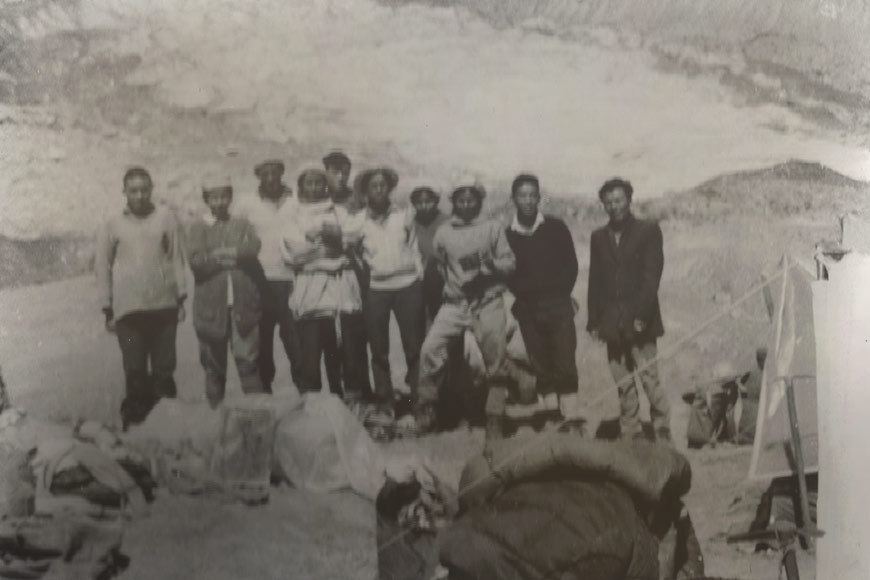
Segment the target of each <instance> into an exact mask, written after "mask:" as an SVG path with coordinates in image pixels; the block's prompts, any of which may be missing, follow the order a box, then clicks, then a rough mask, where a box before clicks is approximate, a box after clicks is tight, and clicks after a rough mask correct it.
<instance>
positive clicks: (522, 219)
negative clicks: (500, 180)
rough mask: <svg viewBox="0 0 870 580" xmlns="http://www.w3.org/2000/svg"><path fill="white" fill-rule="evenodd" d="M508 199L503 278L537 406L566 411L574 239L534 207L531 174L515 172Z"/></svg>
mask: <svg viewBox="0 0 870 580" xmlns="http://www.w3.org/2000/svg"><path fill="white" fill-rule="evenodd" d="M511 198H512V199H513V202H514V205H515V206H516V210H517V213H516V216H515V217H514V220H513V222H512V223H511V225H510V226H508V229H507V240H508V243H509V244H510V246H511V249H512V250H513V252H514V254H515V255H516V258H517V269H516V270H515V271H514V273H513V274H512V275H511V277H510V278H508V287H509V288H510V290H511V292H513V294H514V296H515V297H516V302H515V303H514V306H513V313H514V316H515V317H516V319H517V322H518V323H519V325H520V332H522V335H523V342H525V345H526V351H527V352H528V355H529V359H530V361H531V363H532V367H533V368H534V371H535V376H536V378H537V391H538V394H539V395H540V396H541V403H542V407H543V408H542V409H541V410H543V411H545V412H559V411H560V410H561V412H562V415H563V416H566V414H567V410H568V408H569V407H570V408H571V409H573V408H575V407H576V403H575V402H574V401H572V399H576V398H577V365H576V363H575V361H574V354H575V351H576V349H577V332H576V329H575V327H574V305H573V302H572V300H571V291H572V290H573V289H574V283H575V282H576V281H577V255H576V254H575V252H574V241H573V240H572V239H571V232H569V231H568V228H567V226H565V223H564V222H563V221H562V220H560V219H558V218H555V217H551V216H546V217H545V216H544V215H543V214H542V213H541V212H540V211H538V205H539V204H540V202H541V193H540V188H539V183H538V178H537V177H535V176H534V175H528V174H523V175H519V176H517V178H516V179H514V182H513V185H512V186H511ZM560 403H561V404H560ZM560 407H561V408H560ZM563 409H564V410H563Z"/></svg>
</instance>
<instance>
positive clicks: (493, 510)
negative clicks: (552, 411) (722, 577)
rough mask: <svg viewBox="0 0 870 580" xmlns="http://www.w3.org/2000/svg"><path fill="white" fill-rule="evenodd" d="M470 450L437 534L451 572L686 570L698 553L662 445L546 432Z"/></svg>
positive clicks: (613, 575)
mask: <svg viewBox="0 0 870 580" xmlns="http://www.w3.org/2000/svg"><path fill="white" fill-rule="evenodd" d="M517 449H523V448H522V446H521V445H520V446H519V447H518V446H517V442H516V441H511V442H510V444H509V445H499V444H494V445H491V446H490V452H489V453H488V455H487V456H486V457H484V456H480V457H477V458H475V459H472V460H471V461H470V462H469V463H468V464H467V466H466V468H465V470H464V472H463V475H462V480H461V484H460V485H461V489H463V490H464V491H463V493H462V495H461V496H460V504H459V507H460V509H459V514H458V516H457V518H456V519H455V521H454V522H453V524H452V525H451V526H450V527H448V528H447V529H446V530H444V531H443V533H442V534H441V536H440V541H439V558H440V562H441V565H442V566H443V567H444V568H446V570H447V571H448V573H449V576H448V577H449V578H451V579H454V578H455V579H467V578H501V579H503V580H525V579H532V578H562V579H568V578H570V579H580V578H582V579H584V580H617V579H620V580H621V579H624V578H659V579H669V580H674V579H688V578H699V577H702V576H703V575H704V574H703V558H702V556H701V551H700V547H699V544H698V541H697V539H696V537H695V534H694V530H693V527H692V524H691V520H690V519H689V517H688V515H687V513H686V512H685V508H684V506H683V504H682V501H681V498H682V496H683V495H684V494H685V493H686V492H687V491H688V490H689V486H690V482H691V473H690V470H689V464H688V462H687V461H686V459H685V458H684V457H683V456H681V455H680V454H678V453H677V452H676V451H674V450H673V449H671V448H670V447H667V446H664V445H660V444H659V445H656V444H653V443H648V442H643V441H619V442H604V441H597V440H587V439H581V438H578V437H576V436H572V435H563V434H552V435H547V436H545V437H541V438H540V439H537V440H534V441H532V442H531V443H530V444H529V445H528V446H527V447H526V448H524V452H521V453H517Z"/></svg>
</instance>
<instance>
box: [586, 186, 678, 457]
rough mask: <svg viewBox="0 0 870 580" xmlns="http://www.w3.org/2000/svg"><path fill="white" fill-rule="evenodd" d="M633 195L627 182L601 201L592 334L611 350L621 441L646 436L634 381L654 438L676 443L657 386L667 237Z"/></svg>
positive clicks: (603, 193) (592, 265)
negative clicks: (640, 212) (636, 209)
mask: <svg viewBox="0 0 870 580" xmlns="http://www.w3.org/2000/svg"><path fill="white" fill-rule="evenodd" d="M633 193H634V190H633V188H632V186H631V183H629V182H628V181H625V180H623V179H611V180H610V181H607V182H606V183H605V184H604V185H602V186H601V189H600V190H599V192H598V197H599V199H600V200H601V203H602V205H603V206H604V209H605V211H606V212H607V215H608V216H609V218H610V220H609V223H608V224H607V225H606V226H604V227H602V228H599V229H597V230H595V231H594V232H593V233H592V237H591V239H590V259H589V293H588V302H589V304H588V306H589V319H588V323H587V327H586V329H587V331H588V332H589V333H590V334H591V335H592V336H593V337H594V338H596V339H598V340H601V341H603V342H605V343H606V345H607V359H608V361H609V363H610V371H611V373H612V374H613V379H614V380H615V381H616V385H617V387H618V389H619V402H620V428H621V430H622V435H623V437H638V436H641V433H642V431H641V425H640V420H639V418H638V413H639V409H640V405H639V403H638V397H637V388H636V387H635V383H634V375H635V374H639V375H640V382H641V384H642V385H643V388H644V391H646V395H647V398H648V399H649V402H650V415H651V417H652V422H653V427H654V429H655V433H656V438H658V439H662V440H666V441H669V440H670V404H669V402H668V398H667V396H666V395H665V393H664V391H663V390H662V388H661V384H660V383H659V375H658V368H657V364H656V362H655V361H656V340H657V339H658V337H660V336H662V335H663V334H664V326H663V325H662V316H661V312H660V310H659V300H658V289H659V282H660V281H661V276H662V269H663V267H664V253H663V250H662V231H661V228H659V225H658V224H657V223H654V222H650V221H645V220H640V219H637V218H635V217H634V216H633V215H632V213H631V198H632V194H633Z"/></svg>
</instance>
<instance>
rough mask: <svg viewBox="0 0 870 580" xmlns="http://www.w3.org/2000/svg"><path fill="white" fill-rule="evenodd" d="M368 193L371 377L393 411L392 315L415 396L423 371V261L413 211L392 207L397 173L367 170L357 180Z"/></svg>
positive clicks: (364, 239) (364, 231)
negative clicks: (391, 197)
mask: <svg viewBox="0 0 870 580" xmlns="http://www.w3.org/2000/svg"><path fill="white" fill-rule="evenodd" d="M357 182H358V183H359V185H360V188H361V189H362V190H363V191H365V192H366V196H367V199H368V209H367V210H365V211H364V212H363V220H362V224H361V230H360V236H361V244H362V246H361V248H362V258H363V262H364V264H365V266H366V268H367V270H368V273H369V275H368V279H369V287H368V289H367V290H366V291H365V300H364V301H365V318H366V327H367V329H368V339H369V345H370V347H371V351H372V377H373V378H374V383H375V396H376V397H377V400H378V401H377V402H378V404H379V406H380V407H381V409H382V410H383V411H384V412H386V413H388V414H392V413H393V411H394V393H393V381H392V376H391V374H390V313H391V312H392V313H393V314H394V315H395V317H396V322H397V324H398V326H399V333H400V335H401V337H402V349H403V350H404V352H405V362H406V363H407V373H406V374H405V383H406V384H407V385H408V387H410V390H411V396H412V398H413V397H415V396H416V391H417V379H418V378H419V376H418V375H419V372H420V347H421V346H422V344H423V336H424V334H425V329H426V320H425V311H424V308H423V281H422V278H423V263H422V259H421V256H420V252H419V250H418V248H417V236H416V229H415V228H414V217H413V211H411V210H401V209H398V208H397V207H396V206H395V205H393V204H392V202H391V200H390V194H391V193H392V191H393V190H394V189H395V188H396V185H397V184H398V182H399V176H398V175H397V174H396V172H395V171H393V170H392V169H389V168H386V167H382V168H378V169H370V170H368V171H364V172H363V173H362V174H361V175H360V177H359V178H358V179H357Z"/></svg>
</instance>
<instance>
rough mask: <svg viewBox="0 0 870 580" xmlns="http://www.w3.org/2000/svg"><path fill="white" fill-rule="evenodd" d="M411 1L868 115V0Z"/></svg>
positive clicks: (765, 94)
mask: <svg viewBox="0 0 870 580" xmlns="http://www.w3.org/2000/svg"><path fill="white" fill-rule="evenodd" d="M382 1H383V2H384V3H386V4H389V5H392V6H397V7H398V6H405V5H407V4H408V3H409V2H408V0H382ZM411 1H412V2H414V1H418V2H420V3H423V4H428V5H436V6H450V7H453V8H457V9H463V10H469V11H471V12H473V13H475V14H477V15H479V16H480V17H482V18H484V19H485V20H486V21H488V22H490V23H492V24H493V25H495V26H498V27H503V28H513V27H521V28H524V29H527V30H535V31H545V32H548V33H550V34H554V35H558V36H560V37H562V38H590V39H594V40H596V41H599V42H604V43H606V44H610V45H614V44H620V43H621V44H628V45H634V46H639V45H645V46H647V47H650V48H652V49H654V50H655V51H656V52H657V53H658V54H659V55H660V56H661V57H662V62H661V65H662V66H665V67H667V66H678V67H681V68H684V69H686V68H688V69H690V70H694V71H695V72H700V71H702V70H705V69H706V70H709V69H716V70H718V71H720V73H721V74H722V75H723V78H724V80H726V82H729V83H733V84H735V85H742V86H743V87H745V88H747V89H750V90H751V92H752V93H753V94H754V95H755V98H756V99H758V100H768V99H772V100H781V101H784V102H788V103H789V104H790V106H792V107H794V108H795V109H798V110H801V111H802V112H803V113H805V114H809V115H814V116H816V117H817V118H828V119H829V120H831V121H834V120H839V121H840V122H848V120H849V119H851V120H852V121H858V122H861V123H862V124H863V125H864V126H866V124H867V122H868V120H870V117H868V115H867V112H866V111H867V105H868V104H870V72H868V70H867V68H866V67H865V66H864V63H865V62H866V60H867V57H868V56H870V40H868V37H867V34H866V31H867V30H868V29H870V5H868V4H867V3H866V2H864V1H862V0H807V1H801V2H792V1H790V0H764V1H751V0H729V1H727V2H721V1H718V0H647V1H644V2H636V1H634V0H581V1H578V0H539V1H537V2H527V1H524V0H411ZM768 74H772V75H773V76H774V77H775V78H770V77H768V78H766V75H768ZM846 109H851V111H852V112H851V113H847V111H846Z"/></svg>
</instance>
